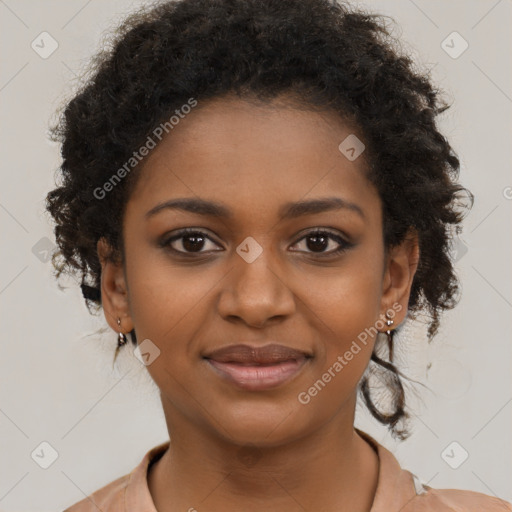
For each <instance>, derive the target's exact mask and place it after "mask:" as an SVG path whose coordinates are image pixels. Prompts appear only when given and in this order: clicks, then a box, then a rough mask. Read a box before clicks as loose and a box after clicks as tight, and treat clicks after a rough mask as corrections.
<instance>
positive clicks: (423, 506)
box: [402, 470, 512, 512]
mask: <svg viewBox="0 0 512 512" xmlns="http://www.w3.org/2000/svg"><path fill="white" fill-rule="evenodd" d="M405 471H406V470H405ZM411 476H412V477H413V478H414V479H415V480H416V482H415V485H416V486H418V485H419V486H420V487H421V489H418V491H419V492H417V494H416V496H414V498H413V499H412V500H411V501H410V502H409V503H408V504H407V506H406V507H405V508H404V509H403V511H402V512H426V511H434V510H435V511H436V512H452V511H453V512H483V511H485V512H512V504H511V503H509V502H507V501H505V500H502V499H500V498H495V497H494V496H489V495H487V494H483V493H480V492H474V491H468V490H463V489H434V488H432V487H429V486H428V485H425V484H419V483H418V479H417V477H416V476H415V475H412V474H411Z"/></svg>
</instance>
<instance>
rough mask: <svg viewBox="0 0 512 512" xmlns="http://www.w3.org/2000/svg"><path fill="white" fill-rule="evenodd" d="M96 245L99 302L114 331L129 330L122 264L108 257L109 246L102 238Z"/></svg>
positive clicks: (129, 318)
mask: <svg viewBox="0 0 512 512" xmlns="http://www.w3.org/2000/svg"><path fill="white" fill-rule="evenodd" d="M96 247H97V252H98V258H99V260H100V263H101V302H102V307H103V312H104V314H105V319H106V320H107V322H108V324H109V325H110V327H111V328H112V329H113V330H114V331H116V332H119V331H122V332H129V331H131V330H132V329H133V322H132V319H131V316H130V308H129V300H128V291H127V286H126V279H125V275H124V269H123V265H122V263H121V262H115V261H114V260H113V258H111V257H110V255H111V248H110V246H109V244H108V242H107V241H106V240H105V239H104V238H101V239H99V240H98V243H97V245H96ZM118 319H120V320H121V327H119V325H118Z"/></svg>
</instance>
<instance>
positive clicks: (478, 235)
mask: <svg viewBox="0 0 512 512" xmlns="http://www.w3.org/2000/svg"><path fill="white" fill-rule="evenodd" d="M140 5H142V2H136V1H131V2H129V1H126V0H108V1H101V2H100V1H99V0H89V1H86V0H72V1H71V0H66V1H64V0H51V1H50V0H46V1H35V0H34V1H28V0H25V1H22V0H5V1H2V0H0V23H1V25H0V34H1V36H0V37H1V38H2V44H1V46H0V51H1V56H2V66H1V70H0V102H1V104H0V115H1V119H2V123H1V130H2V131H1V144H2V146H1V149H2V152H1V154H2V159H1V165H2V187H1V188H0V223H1V240H2V265H1V268H0V308H1V309H0V312H1V335H0V339H1V343H2V348H1V351H0V365H1V367H0V372H1V383H2V385H1V388H0V399H1V402H0V429H1V435H0V454H1V455H0V510H3V511H6V510H9V511H10V512H17V511H28V510H32V511H34V512H38V511H55V510H62V509H63V508H64V507H65V506H68V505H70V504H72V503H74V502H75V501H78V500H80V499H82V498H84V497H85V496H86V495H87V494H90V493H91V492H93V491H94V490H97V489H98V488H100V487H101V486H103V485H105V484H107V483H108V482H110V481H112V480H113V479H115V478H117V477H119V476H121V475H124V474H126V473H127V472H129V471H131V470H132V469H133V468H134V467H135V465H137V464H138V463H139V461H140V460H141V458H142V456H143V455H144V454H145V453H146V451H147V450H149V448H151V447H153V446H155V445H156V444H158V443H160V442H163V441H165V440H166V439H167V431H166V427H165V423H164V419H163V414H162V412H161V406H160V402H159V399H158V394H157V389H156V387H155V386H154V384H153V383H152V381H151V380H150V379H149V378H148V377H147V373H146V370H145V368H144V367H143V366H142V365H140V364H139V363H138V361H137V360H136V359H135V358H134V357H133V356H131V357H130V354H128V353H126V354H124V355H123V356H121V357H120V359H119V364H118V365H117V366H116V369H115V370H114V371H112V367H111V361H112V354H113V350H114V347H115V343H116V337H115V334H114V333H113V332H112V331H110V330H109V331H107V333H106V334H105V335H104V336H103V337H101V336H97V335H95V334H94V333H95V331H96V330H97V329H98V328H100V327H103V326H104V325H105V323H104V322H103V317H102V316H100V317H98V318H92V317H90V315H89V314H88V312H87V310H86V308H85V305H84V304H83V301H82V299H81V295H80V293H79V289H78V287H77V286H76V285H75V284H74V283H73V282H69V286H70V287H69V289H67V290H65V291H61V290H59V289H58V287H57V284H56V282H55V280H54V278H53V277H52V274H51V267H50V263H48V262H44V261H41V259H43V260H44V254H45V253H44V241H43V242H41V239H43V238H44V237H48V238H49V239H50V240H52V239H53V235H52V228H51V226H50V224H49V221H48V219H47V218H46V217H45V216H44V214H43V211H44V198H45V195H46V194H47V192H48V191H49V190H50V189H51V188H52V187H53V174H54V171H55V170H56V169H57V167H58V165H59V162H60V156H59V148H58V147H57V146H56V145H54V144H52V143H50V142H49V141H48V140H47V139H46V132H47V128H48V125H49V122H50V121H51V120H53V119H54V117H53V114H54V112H55V111H56V109H57V107H58V106H59V105H60V104H61V103H62V102H63V101H64V100H65V99H66V98H67V97H69V96H70V94H72V91H73V87H74V85H75V83H74V80H75V73H76V72H77V71H78V70H79V69H80V68H81V67H82V66H83V65H84V64H85V63H86V62H87V60H88V58H89V57H90V56H91V55H92V54H93V53H94V52H95V50H96V49H98V48H99V46H100V44H101V36H102V34H103V33H104V31H105V30H108V29H109V27H113V26H114V25H115V24H117V21H118V20H119V19H120V16H121V15H122V13H126V12H129V11H132V10H134V9H136V8H137V7H138V6H140ZM359 5H366V6H368V7H369V8H371V9H373V10H375V11H377V12H382V13H384V14H389V15H391V16H392V17H394V18H395V20H396V21H397V22H398V25H399V27H401V28H399V29H398V30H399V33H400V34H401V37H402V39H403V40H404V42H406V44H408V45H409V47H410V48H411V49H412V50H413V51H414V52H415V56H416V59H417V61H418V63H419V64H420V65H422V66H433V72H432V73H433V75H432V76H433V78H434V80H435V81H436V82H437V83H438V85H439V86H440V87H441V88H442V89H444V90H445V91H446V93H447V95H446V97H447V98H448V99H449V100H450V101H453V102H454V103H453V106H452V108H451V109H450V110H449V112H448V113H446V114H444V115H443V119H442V123H441V128H442V130H443V131H444V133H445V134H446V135H447V136H448V138H449V139H450V141H451V142H452V144H453V146H454V148H455V150H456V151H457V152H458V154H459V155H460V157H461V158H462V161H463V169H462V174H461V175H462V182H463V184H464V185H466V186H468V187H469V188H470V189H471V190H472V191H473V192H474V194H475V196H476V202H475V206H474V208H473V210H472V212H471V214H470V215H469V216H468V217H467V219H466V221H465V233H464V235H463V244H464V245H460V246H459V255H462V257H461V258H460V259H459V261H458V263H457V267H458V272H459V275H460V277H461V279H462V285H463V297H462V300H461V302H460V304H459V306H458V307H457V308H456V309H455V310H454V311H453V312H450V313H449V314H447V315H446V316H445V318H444V324H443V327H442V330H441V332H440V334H439V335H438V336H437V337H436V338H435V340H434V343H433V344H432V345H430V346H427V344H426V342H425V340H424V338H423V337H422V330H421V328H420V327H415V326H414V325H413V324H411V325H410V326H408V327H407V328H406V329H405V331H404V333H403V334H402V337H401V339H400V340H399V342H400V344H401V346H402V347H407V353H406V352H403V353H402V356H403V357H405V355H404V354H406V355H407V358H408V361H409V363H408V364H409V367H408V368H406V371H408V372H409V374H410V375H411V376H412V377H413V378H415V379H417V380H419V381H420V382H423V383H424V384H426V385H427V386H429V388H430V390H431V391H427V390H424V389H422V387H421V386H417V387H416V388H414V389H415V390H416V391H415V392H414V391H412V392H410V389H409V388H408V400H409V403H410V404H411V406H413V408H414V409H413V411H414V413H415V414H413V424H412V427H413V431H414V434H413V436H412V437H411V438H410V439H409V440H407V441H405V442H403V443H402V444H399V443H396V442H394V441H393V439H392V438H391V437H390V436H389V435H388V434H387V432H386V429H385V428H383V427H381V426H379V425H378V424H377V423H376V422H375V421H373V420H372V419H371V417H370V415H369V413H367V412H365V410H364V409H362V408H361V409H359V408H358V418H357V424H358V426H359V427H360V428H362V429H363V430H366V431H367V432H368V433H370V434H371V435H373V436H374V437H375V438H376V439H377V440H379V441H380V442H382V443H383V444H384V445H385V446H387V447H388V448H389V449H391V450H392V451H393V452H394V453H395V454H396V456H397V458H398V459H399V461H400V463H401V464H402V466H403V467H406V468H408V469H409V470H411V471H412V472H414V473H415V474H417V475H418V476H419V477H420V478H421V479H422V480H423V481H424V482H426V483H428V484H429V485H431V486H433V487H439V488H443V487H453V488H463V489H472V490H475V491H480V492H483V493H486V494H491V495H497V496H499V497H502V498H505V499H507V500H512V486H511V485H510V482H511V476H512V468H511V460H510V454H511V448H512V446H511V444H512V443H511V436H510V432H511V431H512V428H511V423H512V422H511V416H512V404H511V401H512V390H511V386H510V370H511V343H510V333H511V327H512V326H511V321H510V319H511V308H512V292H511V286H510V283H511V265H510V261H511V260H512V258H511V256H512V255H511V252H512V251H511V237H510V233H511V232H512V229H511V228H512V225H511V224H512V222H511V221H512V216H511V209H512V200H511V197H512V188H511V186H512V177H511V175H510V163H511V158H510V148H511V138H510V136H511V129H510V128H511V117H510V115H511V110H512V99H511V98H512V91H511V71H510V69H511V66H510V62H511V45H510V39H509V35H508V30H509V27H510V25H511V11H512V5H511V1H510V0H500V1H494V0H493V1H484V0H479V1H476V0H472V1H468V0H464V1H463V0H458V1H455V0H451V1H447V0H435V1H434V0H414V1H412V0H400V1H399V0H394V1H389V0H388V1H384V0H378V1H377V0H375V1H373V0H372V1H370V0H368V1H367V2H365V3H364V4H361V3H360V4H359ZM43 31H47V32H49V33H50V34H51V35H52V37H53V38H55V39H56V40H57V41H58V44H59V47H58V49H57V50H56V51H55V52H54V53H53V54H52V55H51V56H50V57H49V58H47V59H43V58H41V57H40V56H39V55H38V54H37V53H36V52H35V51H34V50H33V49H32V48H31V42H32V41H33V40H34V39H36V37H37V36H38V35H39V34H40V33H41V32H43ZM453 31H457V32H458V33H460V34H461V35H462V37H463V38H464V39H465V40H467V42H468V43H469V48H468V49H467V50H466V51H465V52H464V53H463V54H462V55H461V56H460V57H458V58H457V59H453V58H451V57H450V56H449V55H448V54H447V53H446V52H445V51H444V50H443V48H442V47H441V43H442V41H443V40H444V39H445V38H446V37H447V36H448V35H449V34H451V33H452V32H453ZM36 244H43V245H42V246H41V245H36ZM34 246H36V249H34V250H33V248H34ZM466 249H467V252H465V251H466ZM34 252H35V253H37V255H36V254H34ZM464 252H465V254H464ZM63 284H65V281H63ZM429 363H430V364H431V367H430V370H429V371H427V365H428V364H429ZM43 441H46V442H48V443H50V444H51V445H52V446H53V447H54V449H55V450H56V451H57V452H58V458H57V460H56V461H55V462H54V463H53V464H52V465H51V466H50V467H49V468H48V469H42V468H41V467H39V465H37V464H36V463H35V462H34V460H33V459H32V458H31V453H32V452H33V451H34V450H35V449H36V448H37V447H38V446H39V445H40V443H41V442H43ZM453 441H456V442H457V443H459V444H460V446H461V447H463V449H464V450H466V451H467V452H468V453H469V458H468V459H467V460H466V461H465V462H464V463H463V464H462V465H460V467H459V468H458V469H452V468H451V467H449V466H448V464H447V463H446V462H445V460H444V459H443V457H442V456H441V454H442V452H443V450H444V449H445V448H446V447H447V446H448V445H449V444H450V443H452V442H453ZM460 451H461V448H458V447H457V448H456V449H455V451H454V452H453V453H450V455H453V457H452V459H454V458H458V457H460Z"/></svg>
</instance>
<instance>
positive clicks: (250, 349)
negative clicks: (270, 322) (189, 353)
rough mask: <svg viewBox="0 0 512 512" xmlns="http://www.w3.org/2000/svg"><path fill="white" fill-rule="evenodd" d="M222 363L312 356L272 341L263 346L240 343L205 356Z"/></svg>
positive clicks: (297, 358) (260, 361)
mask: <svg viewBox="0 0 512 512" xmlns="http://www.w3.org/2000/svg"><path fill="white" fill-rule="evenodd" d="M204 357H205V358H206V359H213V360H215V361H218V362H220V363H257V364H269V363H279V362H283V361H291V360H295V361H297V360H300V359H304V358H309V357H312V355H311V354H309V353H308V352H305V351H303V350H297V349H294V348H291V347H286V346H285V345H279V344H276V343H271V344H269V345H264V346H262V347H256V346H253V345H246V344H239V345H229V346H227V347H223V348H219V349H217V350H213V351H212V352H209V353H208V354H206V355H205V356H204Z"/></svg>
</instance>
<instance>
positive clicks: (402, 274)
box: [381, 228, 420, 325]
mask: <svg viewBox="0 0 512 512" xmlns="http://www.w3.org/2000/svg"><path fill="white" fill-rule="evenodd" d="M419 255H420V252H419V239H418V234H417V232H416V230H415V229H413V228H410V229H409V231H408V232H407V235H406V236H405V238H404V240H403V242H401V243H400V244H399V245H397V246H395V247H391V248H390V249H389V253H388V257H387V259H386V269H385V272H384V280H383V292H382V303H381V308H382V313H383V314H385V312H386V311H387V310H389V309H397V307H398V305H400V306H401V308H400V309H399V312H398V313H397V314H396V318H395V325H398V324H400V323H401V322H402V321H403V320H404V318H405V316H406V314H407V306H408V303H409V296H410V294H411V287H412V282H413V279H414V275H415V273H416V269H417V268H418V263H419Z"/></svg>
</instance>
